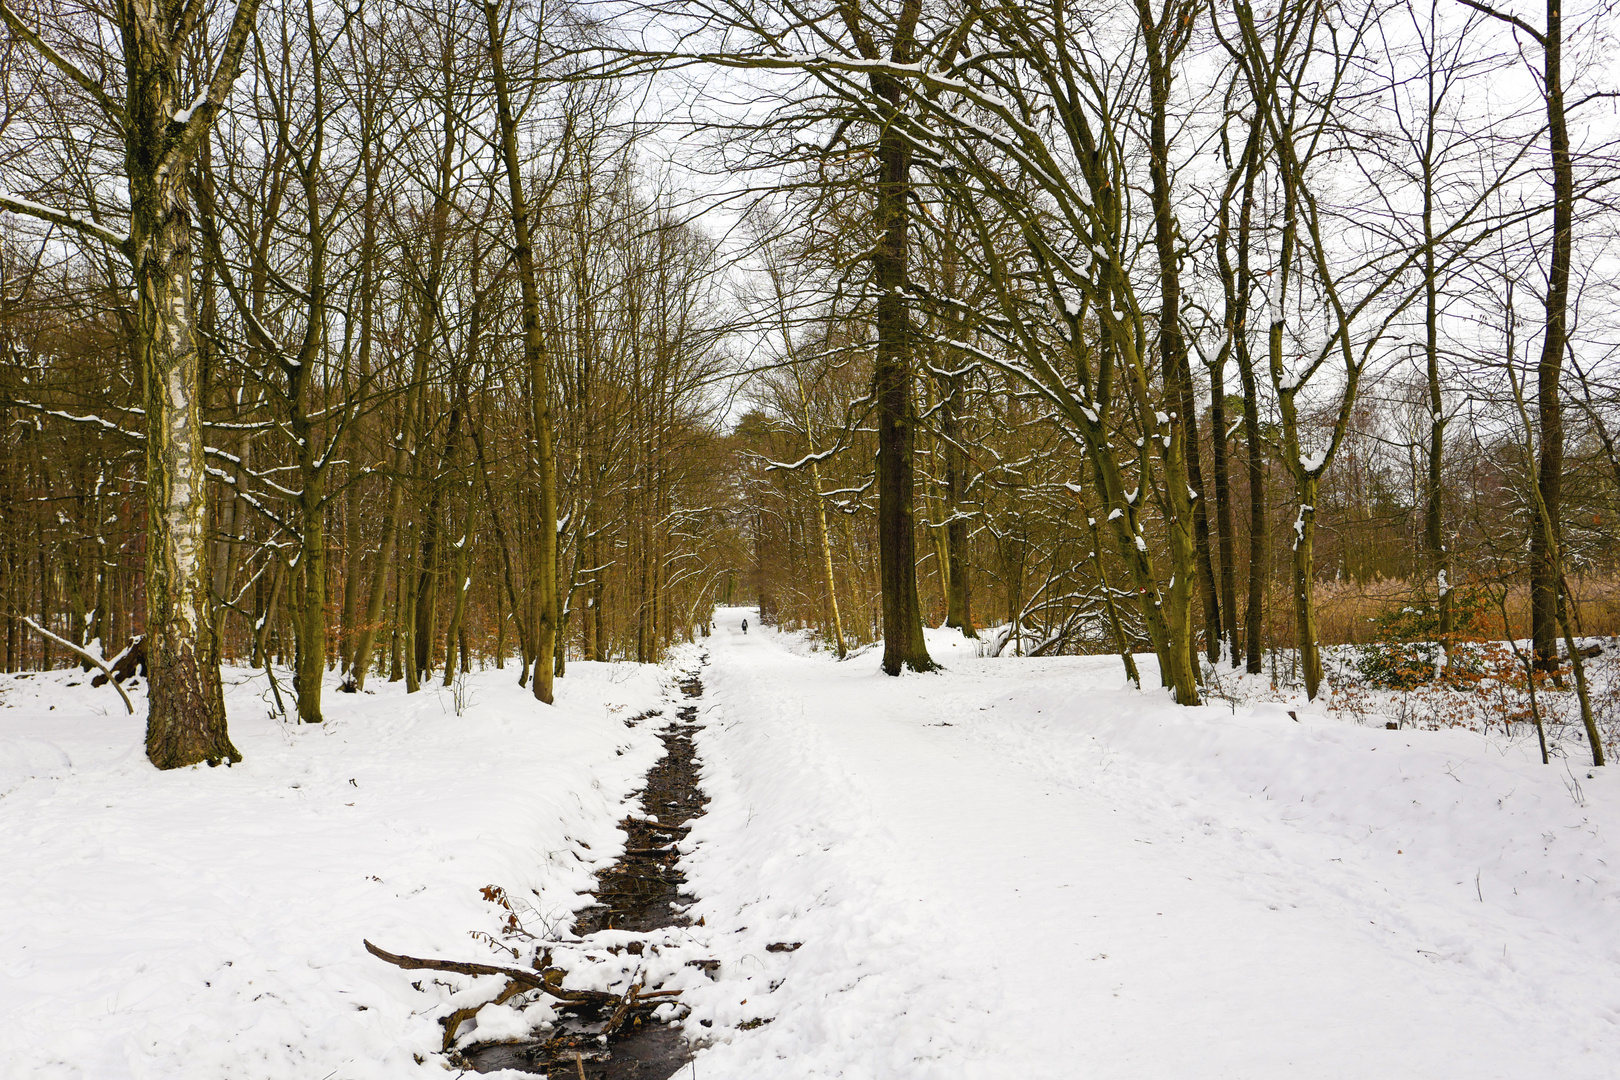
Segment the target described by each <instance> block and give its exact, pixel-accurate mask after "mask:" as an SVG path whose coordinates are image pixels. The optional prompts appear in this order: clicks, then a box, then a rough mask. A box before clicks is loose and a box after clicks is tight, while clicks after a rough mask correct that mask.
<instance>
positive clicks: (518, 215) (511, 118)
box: [484, 0, 559, 705]
mask: <svg viewBox="0 0 1620 1080" xmlns="http://www.w3.org/2000/svg"><path fill="white" fill-rule="evenodd" d="M484 20H485V22H486V23H487V25H488V27H489V51H490V68H491V73H492V74H493V76H494V81H495V104H496V112H497V115H498V117H499V120H500V129H501V157H502V161H503V164H504V165H505V167H506V183H507V189H508V192H509V197H510V201H511V214H512V232H513V240H514V244H513V255H514V257H515V261H516V263H517V268H518V282H519V285H520V286H521V289H522V305H523V312H522V314H523V355H524V359H525V361H526V362H527V366H528V369H529V392H530V398H531V401H530V409H531V411H532V414H533V416H532V422H533V436H534V443H535V445H534V465H535V487H536V492H535V494H536V501H537V502H538V504H539V506H538V510H539V514H538V517H539V521H538V522H537V528H536V532H537V534H538V535H537V536H536V538H535V539H536V545H535V547H536V550H535V562H536V564H537V573H536V574H535V591H536V596H535V625H534V630H535V633H534V644H535V661H534V696H535V698H536V700H538V701H541V702H544V703H545V704H547V705H549V704H551V702H552V696H553V684H554V678H555V665H556V659H555V654H556V651H557V636H558V635H557V618H558V614H559V612H558V602H557V480H556V461H555V450H554V447H553V442H554V440H553V435H552V415H551V378H550V371H549V361H548V358H547V356H546V344H545V340H544V338H543V336H542V330H541V326H540V291H539V285H538V281H537V278H536V275H535V268H534V248H533V245H532V243H531V241H530V238H529V205H528V202H527V201H526V198H525V195H524V191H523V161H522V158H521V156H520V155H519V152H518V137H517V117H516V116H515V115H514V113H513V112H512V100H511V95H510V93H509V91H508V89H507V82H506V62H505V57H504V35H503V33H502V29H501V20H500V14H499V12H498V11H497V9H496V5H495V2H494V0H484Z"/></svg>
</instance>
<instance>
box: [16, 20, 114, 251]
mask: <svg viewBox="0 0 1620 1080" xmlns="http://www.w3.org/2000/svg"><path fill="white" fill-rule="evenodd" d="M3 3H4V0H0V5H3ZM4 10H5V9H4V7H3V6H0V12H3V11H4ZM0 209H4V210H10V211H11V212H12V213H13V214H22V215H24V216H26V217H31V218H37V219H39V220H40V221H48V222H50V223H51V224H52V225H60V226H61V227H62V228H64V229H71V230H73V231H74V232H76V233H78V234H79V235H81V236H88V237H90V238H91V239H94V240H100V241H101V242H102V243H104V244H110V245H111V246H112V247H115V248H117V249H118V250H119V251H120V252H124V253H126V254H127V249H128V247H129V234H127V233H121V232H114V231H113V230H111V229H109V228H107V227H106V226H105V225H99V224H97V223H96V222H94V221H86V220H85V219H84V218H81V217H77V216H75V215H73V214H70V213H68V212H67V211H65V210H58V209H56V208H55V207H54V206H46V205H44V204H43V203H37V202H33V201H32V200H30V199H24V198H22V197H21V196H18V195H8V194H5V193H3V192H0Z"/></svg>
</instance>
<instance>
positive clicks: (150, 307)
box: [124, 0, 242, 769]
mask: <svg viewBox="0 0 1620 1080" xmlns="http://www.w3.org/2000/svg"><path fill="white" fill-rule="evenodd" d="M146 7H147V5H146V4H144V3H141V2H140V0H133V2H131V3H130V4H128V5H126V10H127V11H128V14H127V15H126V21H125V28H124V32H125V43H126V44H125V48H126V63H127V65H128V75H129V80H130V89H129V109H128V115H129V133H128V139H129V144H128V155H127V157H126V161H127V164H128V171H129V190H130V209H131V221H130V225H131V228H130V245H131V248H132V249H133V251H134V252H135V259H134V262H135V282H136V290H137V301H136V327H137V330H136V340H137V347H138V349H139V352H140V355H139V357H138V359H139V364H140V369H141V373H142V381H143V386H144V388H145V393H144V399H145V406H146V513H147V530H148V535H147V547H146V603H147V612H146V634H147V641H146V656H147V670H148V672H149V675H148V679H147V701H148V713H147V720H146V755H147V757H148V758H150V759H151V761H152V764H154V765H156V766H157V767H158V768H160V769H173V768H179V767H181V766H185V765H192V764H195V763H197V762H199V761H206V762H208V763H209V764H210V765H217V764H219V763H220V762H221V761H226V762H236V761H240V760H241V759H242V755H241V754H240V753H238V752H237V749H236V747H235V746H233V745H232V744H231V740H230V736H229V734H228V733H227V731H226V726H225V699H224V693H223V689H222V687H221V685H220V678H219V646H218V638H217V637H216V636H215V634H214V620H213V611H212V610H211V608H210V584H211V583H210V580H209V573H208V563H209V547H210V541H211V539H212V526H213V520H212V518H211V517H210V515H209V512H208V473H207V468H206V465H205V462H204V460H203V431H202V408H201V405H202V403H201V402H200V401H199V400H198V393H197V390H198V385H197V375H198V372H197V359H198V357H197V342H196V339H195V337H194V335H193V327H192V302H191V271H192V262H193V260H192V250H191V211H190V207H189V205H188V203H187V199H186V189H185V172H186V170H185V168H184V167H182V168H178V169H175V168H172V167H171V168H169V169H166V170H164V171H163V172H161V173H158V172H156V166H158V165H159V163H160V162H161V161H162V160H163V157H164V154H163V151H164V149H165V148H166V146H167V144H168V135H167V132H166V128H167V126H168V124H169V123H170V122H171V118H172V117H173V116H174V114H175V112H176V111H177V110H178V109H179V107H180V106H179V100H180V86H179V80H178V71H177V70H176V66H177V65H176V64H175V62H174V58H172V57H171V56H170V55H168V52H169V50H170V49H172V48H174V47H176V43H173V42H168V41H162V40H157V39H155V38H154V37H153V36H152V35H153V33H154V31H156V29H157V27H158V25H160V24H159V22H158V20H159V18H160V17H159V15H158V13H157V11H156V10H143V9H145V8H146ZM187 164H189V163H187Z"/></svg>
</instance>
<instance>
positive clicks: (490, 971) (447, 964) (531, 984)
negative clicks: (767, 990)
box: [364, 941, 680, 1008]
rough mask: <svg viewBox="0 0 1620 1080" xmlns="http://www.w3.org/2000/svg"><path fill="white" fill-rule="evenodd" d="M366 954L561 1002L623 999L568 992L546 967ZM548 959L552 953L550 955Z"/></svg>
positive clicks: (666, 993)
mask: <svg viewBox="0 0 1620 1080" xmlns="http://www.w3.org/2000/svg"><path fill="white" fill-rule="evenodd" d="M364 944H365V946H366V951H367V952H368V953H370V954H371V955H372V956H375V957H376V958H377V959H379V960H386V961H387V962H388V963H390V964H393V965H394V966H395V967H398V968H404V969H405V970H406V971H424V970H425V971H453V972H455V973H456V974H458V975H499V976H500V977H502V978H504V979H507V980H509V981H511V982H513V983H515V984H517V985H518V986H520V987H522V988H523V989H525V990H539V991H540V992H541V993H543V994H548V995H550V996H551V997H554V998H556V999H557V1000H558V1001H567V1002H571V1003H574V1004H579V1005H596V1006H599V1007H602V1008H607V1007H609V1006H615V1007H616V1006H618V1005H620V1004H621V998H620V997H619V995H618V994H608V993H604V992H602V991H600V990H565V989H563V985H562V981H563V977H564V976H565V975H566V974H567V972H565V971H563V969H562V968H556V967H543V968H541V969H539V970H536V971H531V970H527V969H524V968H514V967H506V966H505V965H503V964H477V963H468V962H466V961H462V960H428V959H424V958H422V957H419V956H401V955H400V954H398V953H391V952H389V951H388V950H386V949H379V948H378V947H377V946H375V945H373V944H372V943H371V942H369V941H366V942H364ZM546 955H547V956H549V955H550V954H549V953H547V954H546ZM678 994H680V991H679V990H653V991H650V992H648V993H645V994H643V993H640V992H639V991H638V992H637V997H639V998H640V999H641V1000H643V1001H645V1000H647V999H650V998H666V997H675V996H677V995H678Z"/></svg>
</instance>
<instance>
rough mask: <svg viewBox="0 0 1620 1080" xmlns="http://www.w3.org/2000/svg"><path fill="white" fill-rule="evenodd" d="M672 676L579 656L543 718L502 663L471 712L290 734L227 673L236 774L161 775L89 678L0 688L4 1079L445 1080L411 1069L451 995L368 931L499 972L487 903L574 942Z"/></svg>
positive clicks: (398, 715)
mask: <svg viewBox="0 0 1620 1080" xmlns="http://www.w3.org/2000/svg"><path fill="white" fill-rule="evenodd" d="M667 675H668V672H666V671H663V670H661V669H652V668H639V667H637V666H636V665H632V664H621V665H595V664H574V665H571V666H570V668H569V674H568V677H567V679H565V680H560V681H559V683H558V691H559V702H558V707H557V708H556V709H545V708H543V707H541V706H540V705H538V704H537V703H536V702H535V701H534V700H533V699H532V698H531V697H529V696H528V692H527V691H526V690H523V689H520V688H519V687H518V686H516V685H515V680H516V671H515V669H512V668H508V669H507V670H505V671H495V670H490V671H487V672H482V673H475V674H474V675H473V676H471V677H470V678H469V679H468V683H467V693H466V695H465V697H464V704H465V709H464V712H463V714H462V715H460V716H458V715H456V713H455V702H454V696H453V695H452V693H451V692H450V691H448V690H438V689H433V690H426V691H424V692H423V693H421V694H419V695H416V696H414V697H407V696H406V695H405V693H404V690H403V685H402V684H395V685H389V684H386V683H377V684H375V689H376V693H375V694H370V693H367V694H359V695H348V694H341V693H336V692H332V693H328V695H327V696H326V714H327V717H328V720H327V722H326V723H325V724H323V725H321V726H318V727H317V726H310V727H297V726H293V725H288V724H285V723H282V722H281V721H279V720H274V719H271V718H270V716H269V713H268V709H267V703H266V699H267V697H268V694H267V690H266V684H265V683H264V681H263V679H262V677H261V676H254V675H251V674H250V673H248V672H245V671H240V670H227V671H226V679H227V683H228V684H229V685H228V689H227V705H228V709H229V714H230V720H231V736H232V739H233V740H234V741H235V743H236V746H237V747H238V749H240V750H241V751H242V754H243V756H244V761H243V762H242V763H241V764H239V765H236V766H235V767H233V768H229V769H226V768H218V769H209V768H208V767H206V766H198V767H197V768H195V769H188V770H178V771H175V772H171V773H159V772H157V771H156V770H155V769H153V768H152V767H151V766H150V765H149V764H148V763H147V761H146V758H145V756H144V753H143V744H142V739H143V732H144V723H145V721H144V715H145V709H144V705H143V703H142V702H141V700H140V699H139V696H138V695H137V700H136V707H137V710H138V712H137V715H136V716H134V717H130V716H126V715H125V713H124V708H123V706H122V704H120V703H119V701H118V698H117V696H116V695H115V694H114V693H113V691H112V690H111V689H110V688H107V687H103V688H101V689H92V688H91V687H90V685H89V679H88V677H86V676H83V675H81V674H79V673H78V672H77V671H73V672H52V673H48V674H37V675H32V676H22V677H11V676H0V706H3V707H0V973H3V977H0V1028H3V1029H4V1031H5V1036H4V1038H3V1039H0V1077H4V1078H6V1080H11V1078H17V1080H22V1078H25V1077H26V1078H30V1080H35V1078H37V1080H48V1078H63V1080H66V1078H84V1080H122V1078H125V1077H129V1078H136V1080H145V1078H154V1080H155V1078H158V1077H163V1078H174V1077H187V1078H189V1077H196V1078H199V1080H201V1078H208V1080H226V1078H239V1077H240V1078H252V1080H264V1078H277V1080H280V1078H287V1080H294V1078H296V1080H323V1078H331V1080H339V1078H351V1080H362V1078H371V1077H374V1078H379V1080H381V1078H399V1077H405V1076H412V1075H422V1076H443V1075H444V1070H443V1068H442V1066H441V1065H440V1064H439V1059H437V1058H433V1057H427V1061H426V1064H424V1065H420V1066H419V1065H418V1064H417V1063H416V1061H415V1057H414V1055H416V1054H422V1055H424V1056H427V1055H429V1054H431V1053H432V1052H433V1051H436V1050H437V1049H438V1047H439V1045H440V1040H441V1038H442V1034H443V1033H442V1029H441V1028H440V1027H439V1025H438V1024H437V1023H436V1022H435V1019H436V1017H437V1016H439V1015H441V1014H443V1013H444V1012H445V1011H447V1008H446V1005H445V1002H446V1001H447V1000H448V995H447V993H446V992H445V991H444V990H443V989H442V988H439V987H435V986H434V985H432V982H433V980H432V979H431V978H428V979H421V976H422V974H423V973H421V972H410V973H408V972H404V971H401V970H399V969H397V968H394V967H390V966H389V965H387V964H384V963H383V962H381V961H380V960H377V959H375V958H373V957H371V956H369V955H367V954H366V952H365V951H364V950H363V948H362V946H361V939H362V938H370V939H371V940H372V941H374V942H376V943H377V944H379V945H381V946H382V947H383V948H386V949H390V950H393V951H396V952H403V953H408V954H412V955H417V956H420V955H424V954H425V955H433V956H437V955H450V956H456V957H462V958H469V959H478V958H484V957H488V956H490V955H491V953H490V950H489V948H488V947H487V946H486V945H484V944H482V943H481V942H479V941H475V940H473V939H471V938H470V937H469V936H468V935H469V933H471V932H475V931H482V932H485V933H499V932H500V930H501V927H502V921H503V918H504V915H505V912H504V911H502V910H501V909H500V908H498V907H497V906H496V905H495V904H492V903H490V902H489V901H487V900H486V899H484V897H483V896H482V895H481V893H480V890H481V888H482V887H483V886H485V885H491V884H493V885H498V886H500V887H501V888H503V889H505V890H506V892H507V893H508V894H509V895H510V896H511V898H512V901H513V903H514V906H516V907H518V908H519V910H520V913H521V914H522V915H523V918H524V921H525V923H526V925H527V926H528V927H529V928H530V929H531V930H540V929H543V928H544V927H545V926H547V925H558V924H562V925H566V923H567V920H568V917H569V916H570V915H571V913H572V911H573V909H574V908H576V907H577V906H579V905H580V904H581V903H583V902H584V901H583V900H582V899H581V898H580V897H579V896H578V893H579V892H581V891H582V890H585V889H588V888H589V887H590V886H591V882H592V875H593V868H594V865H595V864H596V863H597V862H599V861H605V860H610V859H611V858H612V857H613V856H614V854H616V852H617V850H618V849H619V847H620V846H621V845H622V839H623V834H622V833H621V832H620V831H619V830H618V829H617V827H616V822H617V820H618V819H619V818H620V817H621V816H622V814H623V807H624V796H625V795H626V793H627V792H629V791H630V790H631V789H633V788H634V787H636V786H637V785H638V784H639V783H640V779H641V776H642V774H643V773H644V772H645V771H646V769H647V767H648V766H649V765H650V764H651V763H652V762H653V761H654V760H656V759H657V757H658V755H660V754H661V753H662V752H663V749H662V746H661V745H660V744H659V742H658V740H657V738H656V737H655V736H654V734H653V733H652V731H651V730H650V729H649V726H648V725H645V724H643V725H640V726H638V727H636V728H633V729H632V728H628V727H626V726H625V724H624V720H625V719H627V718H629V717H632V716H635V715H637V714H638V713H640V712H642V711H644V710H647V709H652V708H657V707H660V706H661V705H663V704H664V701H663V700H662V698H663V696H664V693H665V691H666V689H667V687H666V686H665V683H666V681H667V679H666V676H667ZM72 683H78V684H79V685H77V686H73V685H69V684H72ZM285 692H286V691H285V689H284V690H283V693H285ZM586 845H589V847H586ZM413 981H421V982H422V984H423V985H424V986H426V987H427V992H426V993H424V992H419V991H417V990H415V989H413V988H412V986H411V983H412V982H413ZM486 981H487V980H486Z"/></svg>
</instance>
